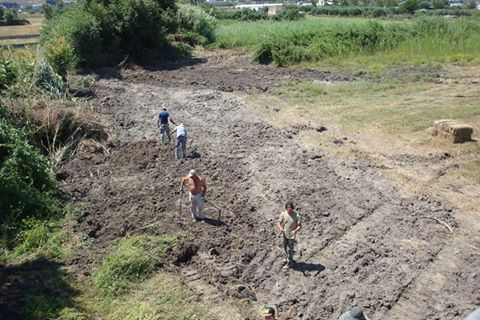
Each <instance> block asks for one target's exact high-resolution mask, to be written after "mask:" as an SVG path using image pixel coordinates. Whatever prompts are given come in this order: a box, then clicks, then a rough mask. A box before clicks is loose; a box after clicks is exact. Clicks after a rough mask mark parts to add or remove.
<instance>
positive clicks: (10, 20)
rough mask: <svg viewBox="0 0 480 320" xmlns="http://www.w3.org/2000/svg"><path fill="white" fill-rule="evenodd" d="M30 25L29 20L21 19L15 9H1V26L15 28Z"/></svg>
mask: <svg viewBox="0 0 480 320" xmlns="http://www.w3.org/2000/svg"><path fill="white" fill-rule="evenodd" d="M23 24H28V20H25V19H19V18H18V14H17V11H15V10H14V9H3V8H0V26H14V25H23Z"/></svg>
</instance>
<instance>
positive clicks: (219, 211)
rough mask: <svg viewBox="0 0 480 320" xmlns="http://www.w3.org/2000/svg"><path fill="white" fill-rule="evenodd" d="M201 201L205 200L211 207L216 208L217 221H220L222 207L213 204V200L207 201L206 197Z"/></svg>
mask: <svg viewBox="0 0 480 320" xmlns="http://www.w3.org/2000/svg"><path fill="white" fill-rule="evenodd" d="M203 201H205V202H206V203H208V204H210V205H211V206H212V207H214V208H215V209H217V210H218V221H220V217H221V213H222V209H220V208H219V207H218V206H217V205H215V204H214V203H213V202H211V201H209V200H207V199H204V200H203Z"/></svg>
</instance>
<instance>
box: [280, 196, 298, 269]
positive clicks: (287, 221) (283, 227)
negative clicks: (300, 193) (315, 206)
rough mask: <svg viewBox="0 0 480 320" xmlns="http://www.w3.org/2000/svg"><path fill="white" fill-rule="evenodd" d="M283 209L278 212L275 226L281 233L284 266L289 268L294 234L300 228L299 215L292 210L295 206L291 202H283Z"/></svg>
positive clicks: (291, 260) (291, 261)
mask: <svg viewBox="0 0 480 320" xmlns="http://www.w3.org/2000/svg"><path fill="white" fill-rule="evenodd" d="M285 209H287V211H284V212H282V213H281V214H280V217H278V221H277V228H278V230H280V232H282V234H283V249H284V250H285V254H286V258H285V259H284V263H285V266H284V268H289V267H291V266H292V264H293V263H294V261H293V249H294V246H295V236H296V234H297V232H298V231H300V229H301V228H302V224H301V222H300V215H299V214H298V213H296V212H295V211H294V209H295V207H294V206H293V203H292V202H287V203H286V204H285Z"/></svg>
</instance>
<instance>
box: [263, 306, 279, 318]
mask: <svg viewBox="0 0 480 320" xmlns="http://www.w3.org/2000/svg"><path fill="white" fill-rule="evenodd" d="M263 319H265V320H275V319H277V318H275V309H274V308H273V307H266V308H265V309H264V310H263Z"/></svg>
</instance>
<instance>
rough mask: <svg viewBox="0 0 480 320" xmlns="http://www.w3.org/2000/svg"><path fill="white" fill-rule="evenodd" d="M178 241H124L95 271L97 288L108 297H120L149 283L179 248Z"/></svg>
mask: <svg viewBox="0 0 480 320" xmlns="http://www.w3.org/2000/svg"><path fill="white" fill-rule="evenodd" d="M175 241H176V238H174V237H167V236H165V237H153V236H146V235H142V236H135V237H132V238H128V239H123V240H122V241H121V242H120V244H119V245H118V246H117V248H115V249H114V251H113V252H112V253H110V254H109V255H107V256H106V257H105V259H104V260H103V262H102V264H101V265H100V266H99V267H98V268H96V269H95V270H94V274H93V279H94V282H95V284H96V285H97V286H98V287H99V288H100V289H101V290H102V291H103V292H104V293H105V294H119V293H121V292H124V291H125V290H127V288H128V287H129V285H130V283H132V282H138V281H142V280H144V279H146V278H147V277H148V276H149V275H150V274H151V273H152V272H153V270H154V269H155V266H157V265H158V264H160V263H161V262H162V261H163V259H164V258H165V255H166V253H167V252H168V251H169V250H170V249H171V248H172V247H173V246H174V245H175Z"/></svg>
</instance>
